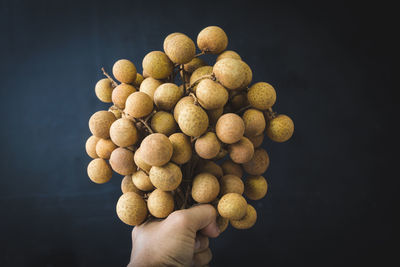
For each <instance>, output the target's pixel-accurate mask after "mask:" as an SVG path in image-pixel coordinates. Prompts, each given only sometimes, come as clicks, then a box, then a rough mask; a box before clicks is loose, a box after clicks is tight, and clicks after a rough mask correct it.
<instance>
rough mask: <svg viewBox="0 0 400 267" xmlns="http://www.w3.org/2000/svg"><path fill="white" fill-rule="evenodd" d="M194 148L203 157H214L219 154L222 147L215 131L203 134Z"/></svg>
mask: <svg viewBox="0 0 400 267" xmlns="http://www.w3.org/2000/svg"><path fill="white" fill-rule="evenodd" d="M194 149H195V151H196V153H197V155H199V156H200V157H201V158H203V159H212V158H214V157H216V156H217V154H218V152H219V150H220V149H221V144H220V143H219V141H218V139H217V136H216V135H215V133H213V132H207V133H206V134H204V135H203V136H201V137H199V138H197V140H196V142H195V145H194Z"/></svg>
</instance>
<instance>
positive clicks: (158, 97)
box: [154, 83, 183, 110]
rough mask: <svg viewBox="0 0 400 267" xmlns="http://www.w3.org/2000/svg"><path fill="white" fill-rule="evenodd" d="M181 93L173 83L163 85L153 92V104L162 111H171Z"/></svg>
mask: <svg viewBox="0 0 400 267" xmlns="http://www.w3.org/2000/svg"><path fill="white" fill-rule="evenodd" d="M182 95H183V91H182V90H181V89H180V88H179V87H178V86H177V85H176V84H174V83H164V84H162V85H160V86H159V87H158V88H157V89H156V91H155V92H154V103H155V104H156V106H157V107H158V108H160V109H163V110H172V109H173V108H174V106H175V104H176V103H177V102H178V100H179V99H180V98H181V97H182Z"/></svg>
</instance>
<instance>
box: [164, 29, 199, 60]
mask: <svg viewBox="0 0 400 267" xmlns="http://www.w3.org/2000/svg"><path fill="white" fill-rule="evenodd" d="M164 52H165V54H167V56H168V57H169V58H170V59H171V61H172V62H174V63H176V64H185V63H188V62H190V61H191V60H192V59H193V58H194V55H195V54H196V46H195V44H194V42H193V41H192V39H190V38H189V37H188V36H186V35H185V34H183V33H177V34H172V35H171V34H170V35H169V36H167V38H165V40H164Z"/></svg>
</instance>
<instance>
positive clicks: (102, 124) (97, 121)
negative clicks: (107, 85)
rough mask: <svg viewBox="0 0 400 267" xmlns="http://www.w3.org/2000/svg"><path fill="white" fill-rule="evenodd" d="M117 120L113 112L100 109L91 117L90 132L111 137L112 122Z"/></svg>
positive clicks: (105, 137)
mask: <svg viewBox="0 0 400 267" xmlns="http://www.w3.org/2000/svg"><path fill="white" fill-rule="evenodd" d="M115 120H116V118H115V116H114V114H113V113H111V112H109V111H105V110H100V111H97V112H96V113H94V114H93V115H92V116H91V117H90V119H89V129H90V132H91V133H92V134H93V135H94V136H96V137H98V138H103V139H108V138H109V137H110V127H111V124H112V123H113V122H114V121H115Z"/></svg>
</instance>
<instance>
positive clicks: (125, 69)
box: [112, 59, 137, 83]
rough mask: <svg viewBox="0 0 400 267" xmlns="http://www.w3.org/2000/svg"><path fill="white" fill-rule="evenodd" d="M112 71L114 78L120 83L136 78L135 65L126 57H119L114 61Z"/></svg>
mask: <svg viewBox="0 0 400 267" xmlns="http://www.w3.org/2000/svg"><path fill="white" fill-rule="evenodd" d="M112 72H113V75H114V77H115V79H117V80H118V81H120V82H122V83H133V82H134V81H135V80H136V73H137V72H136V67H135V65H134V64H133V63H132V62H131V61H129V60H127V59H120V60H118V61H117V62H115V63H114V66H113V69H112Z"/></svg>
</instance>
